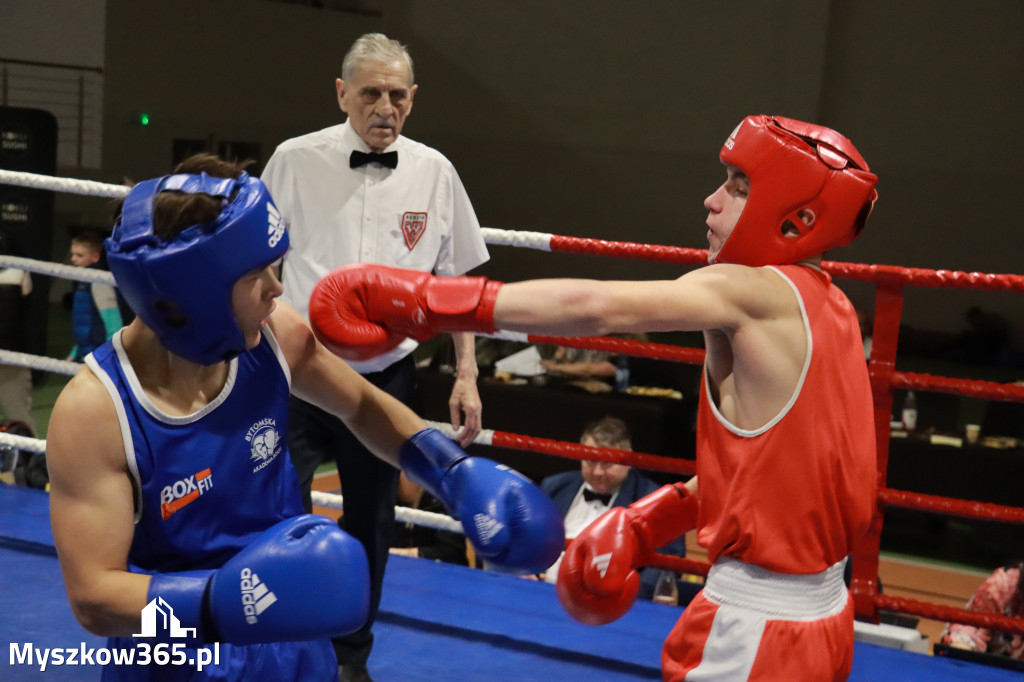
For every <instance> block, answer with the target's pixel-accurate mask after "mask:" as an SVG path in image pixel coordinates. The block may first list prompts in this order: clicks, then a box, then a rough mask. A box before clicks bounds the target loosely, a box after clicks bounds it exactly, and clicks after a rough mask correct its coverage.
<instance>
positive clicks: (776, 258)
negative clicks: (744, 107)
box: [715, 116, 878, 266]
mask: <svg viewBox="0 0 1024 682" xmlns="http://www.w3.org/2000/svg"><path fill="white" fill-rule="evenodd" d="M719 158H720V159H721V160H722V163H724V164H727V165H730V166H734V167H736V168H738V169H739V170H741V171H743V173H745V174H746V176H747V177H748V178H749V179H750V195H749V198H748V199H747V204H746V206H745V207H744V208H743V213H742V214H741V215H740V219H739V221H737V223H736V227H735V228H733V231H732V234H731V235H730V236H729V238H728V239H727V240H726V241H725V245H724V246H723V247H722V250H721V251H720V252H719V254H718V256H717V257H716V258H715V262H716V263H740V264H742V265H753V266H758V265H785V264H787V263H795V262H796V261H798V260H800V259H802V258H806V257H808V256H812V255H814V254H818V253H822V252H823V251H827V250H828V249H831V248H832V247H835V246H843V245H845V244H849V243H850V242H851V241H852V240H853V238H854V237H856V236H857V235H858V234H860V231H861V230H862V229H864V223H865V222H866V221H867V218H868V215H869V214H870V213H871V209H872V207H873V206H874V205H875V200H876V199H877V198H878V192H876V191H875V185H876V184H877V183H878V176H877V175H874V174H873V173H871V172H869V171H870V169H869V168H868V164H867V163H865V161H864V157H862V156H861V155H860V153H859V152H858V151H857V149H856V148H855V147H854V146H853V143H852V142H850V141H849V140H848V139H846V138H845V137H843V136H842V135H840V134H839V133H837V132H836V131H834V130H831V129H830V128H824V127H822V126H818V125H814V124H812V123H803V122H801V121H795V120H793V119H791V118H783V117H782V116H748V117H747V118H745V119H743V121H742V122H741V123H740V124H739V125H738V126H736V130H734V131H733V132H732V135H730V136H729V139H727V140H726V141H725V144H724V145H722V151H721V153H720V154H719ZM801 209H810V210H811V211H813V212H814V215H815V220H814V223H813V224H812V225H809V226H808V225H806V224H804V222H803V221H802V220H801V219H800V218H799V217H798V216H797V213H798V212H799V211H800V210H801ZM787 222H789V223H791V224H792V226H793V227H794V228H796V230H798V231H799V236H786V235H785V234H784V233H783V228H784V226H785V225H786V223H787Z"/></svg>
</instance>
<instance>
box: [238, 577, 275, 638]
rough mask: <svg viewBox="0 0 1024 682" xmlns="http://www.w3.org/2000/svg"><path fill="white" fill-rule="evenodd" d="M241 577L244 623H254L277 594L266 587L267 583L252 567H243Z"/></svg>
mask: <svg viewBox="0 0 1024 682" xmlns="http://www.w3.org/2000/svg"><path fill="white" fill-rule="evenodd" d="M241 578H242V579H241V583H240V587H241V590H242V613H244V614H245V622H246V623H248V624H249V625H255V624H256V623H257V621H259V618H258V616H259V615H260V614H261V613H263V612H264V611H266V610H267V607H269V606H270V605H271V604H273V603H274V602H276V601H277V595H275V594H274V593H273V592H271V591H270V590H269V589H268V588H267V584H266V583H264V582H262V581H261V580H260V577H259V576H258V575H256V574H255V573H253V572H252V569H249V568H243V569H242V574H241Z"/></svg>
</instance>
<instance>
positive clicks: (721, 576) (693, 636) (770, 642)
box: [661, 558, 853, 682]
mask: <svg viewBox="0 0 1024 682" xmlns="http://www.w3.org/2000/svg"><path fill="white" fill-rule="evenodd" d="M845 565H846V561H845V560H843V561H840V562H839V563H837V564H835V565H834V566H831V567H829V568H827V569H826V570H824V571H822V572H821V573H814V574H810V575H789V574H784V573H774V572H772V571H768V570H766V569H763V568H760V567H759V566H755V565H753V564H747V563H743V562H742V561H737V560H735V559H730V558H720V559H719V560H718V561H716V562H715V565H714V566H712V567H711V572H710V573H709V574H708V579H707V584H706V586H705V588H704V590H703V591H701V593H700V594H698V595H697V597H696V598H695V599H694V600H693V601H692V602H690V605H689V606H687V607H686V611H684V612H683V615H682V617H680V619H679V621H678V622H677V623H676V625H675V627H674V628H673V629H672V632H671V633H669V636H668V639H666V640H665V646H664V648H663V649H662V653H661V666H662V671H663V675H664V679H665V681H666V682H669V681H675V680H687V682H695V681H697V680H715V681H716V682H723V681H726V680H728V681H733V680H735V681H736V682H741V681H744V680H763V681H765V682H768V681H773V680H787V681H793V682H800V681H803V680H806V681H807V682H811V681H813V682H821V681H822V680H836V681H839V680H845V679H846V678H847V677H848V676H849V674H850V667H851V666H852V665H853V600H852V599H850V597H849V592H848V591H847V589H846V585H845V584H844V582H843V569H844V568H845Z"/></svg>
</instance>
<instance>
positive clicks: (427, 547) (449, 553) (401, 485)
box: [391, 473, 469, 566]
mask: <svg viewBox="0 0 1024 682" xmlns="http://www.w3.org/2000/svg"><path fill="white" fill-rule="evenodd" d="M398 505H399V506H401V507H409V508H410V509H418V510H420V511H426V512H433V513H435V514H447V513H448V512H447V511H445V508H444V505H443V504H441V501H440V500H438V499H437V498H436V497H434V496H433V495H431V494H430V493H428V492H427V491H426V490H424V489H423V488H422V487H421V486H418V485H416V484H415V483H413V482H412V481H411V480H409V477H408V476H406V475H405V474H404V473H403V474H400V475H399V479H398ZM391 553H392V554H401V555H403V556H411V557H420V558H422V559H433V560H434V561H445V562H447V563H449V564H458V565H460V566H469V557H468V555H467V552H466V538H465V536H463V535H462V534H461V533H454V532H452V531H448V530H439V529H437V528H428V527H426V526H423V525H418V524H414V523H404V522H401V521H396V522H395V539H394V540H393V541H392V542H391Z"/></svg>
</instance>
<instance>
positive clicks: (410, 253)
mask: <svg viewBox="0 0 1024 682" xmlns="http://www.w3.org/2000/svg"><path fill="white" fill-rule="evenodd" d="M353 150H359V151H362V152H369V151H370V148H369V147H368V146H367V145H366V143H365V142H363V140H362V138H360V137H359V135H358V134H357V133H356V131H355V130H353V128H352V126H351V125H350V124H349V122H348V121H345V123H342V124H340V125H336V126H331V127H330V128H325V129H323V130H319V131H317V132H314V133H309V134H308V135H302V136H300V137H295V138H292V139H290V140H286V141H285V142H283V143H281V144H280V145H279V146H278V148H277V150H276V151H275V152H274V155H273V156H271V157H270V161H268V162H267V167H266V169H265V170H264V171H263V176H262V180H263V182H264V183H265V184H266V185H267V188H268V189H269V190H270V194H271V196H273V198H274V203H275V204H277V207H278V209H280V211H281V214H282V215H283V217H284V220H285V223H286V225H287V226H288V234H289V239H290V241H291V248H290V249H289V251H288V254H287V255H286V256H285V259H284V269H283V274H282V279H283V282H284V294H283V295H282V297H281V298H282V300H284V301H285V302H287V303H289V304H290V305H292V306H294V307H295V308H296V309H298V311H299V312H300V313H302V315H303V316H308V308H309V297H310V295H311V294H312V292H313V287H314V286H315V285H316V283H317V282H318V281H319V280H320V278H322V277H323V276H324V275H326V274H327V273H329V272H331V271H332V270H334V269H335V268H338V267H341V266H342V265H349V264H351V263H379V264H381V265H391V266H395V267H401V268H410V269H413V270H423V271H426V272H434V273H435V274H438V275H445V276H455V275H461V274H464V273H466V272H468V271H469V270H472V269H473V268H475V267H476V266H478V265H480V264H481V263H484V262H485V261H487V259H488V257H489V256H488V254H487V247H486V245H485V244H484V240H483V235H482V234H481V232H480V223H479V222H478V221H477V218H476V213H475V212H474V211H473V205H472V204H471V203H470V201H469V197H468V196H467V194H466V189H465V188H464V187H463V186H462V181H461V180H460V179H459V175H458V173H456V172H455V167H454V166H452V164H451V162H450V161H448V159H446V158H445V157H444V155H443V154H441V153H440V152H438V151H437V150H435V149H431V148H430V147H428V146H426V145H424V144H421V143H419V142H416V141H414V140H410V139H409V138H407V137H405V136H399V138H398V139H397V140H395V142H394V143H393V144H391V145H390V146H389V147H387V149H385V150H384V151H386V152H390V151H397V152H398V167H397V168H395V169H394V170H391V169H390V168H385V167H383V166H380V165H377V164H367V165H365V166H362V167H360V168H349V155H350V154H351V153H352V151H353ZM421 228H422V229H421ZM416 345H417V344H416V342H415V341H413V340H412V339H406V340H405V341H404V342H402V344H400V345H399V346H398V347H396V348H395V349H393V350H391V351H390V352H388V353H385V354H383V355H379V356H377V357H375V358H373V359H372V360H368V361H365V362H349V364H350V365H352V367H353V368H354V369H355V370H356V371H358V372H361V373H363V374H365V373H368V372H376V371H380V370H382V369H384V368H386V367H388V366H389V365H391V364H392V363H394V362H396V361H397V360H400V359H401V358H403V357H405V356H406V355H408V354H409V353H411V352H412V350H413V349H414V348H416Z"/></svg>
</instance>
